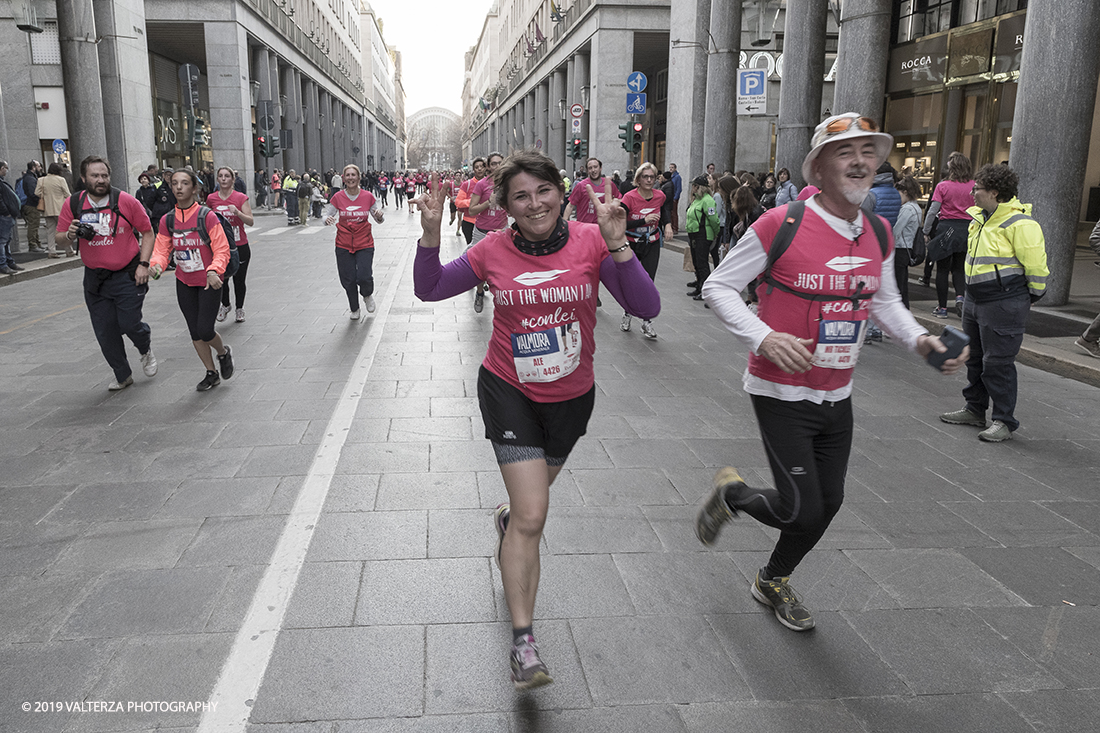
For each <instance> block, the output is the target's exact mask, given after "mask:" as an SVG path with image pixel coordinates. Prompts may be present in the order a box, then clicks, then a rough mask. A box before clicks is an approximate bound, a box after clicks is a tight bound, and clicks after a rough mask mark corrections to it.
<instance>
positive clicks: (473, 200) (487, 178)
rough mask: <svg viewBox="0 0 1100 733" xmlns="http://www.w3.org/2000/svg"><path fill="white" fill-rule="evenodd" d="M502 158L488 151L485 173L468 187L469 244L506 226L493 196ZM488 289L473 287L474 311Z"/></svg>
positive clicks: (485, 285)
mask: <svg viewBox="0 0 1100 733" xmlns="http://www.w3.org/2000/svg"><path fill="white" fill-rule="evenodd" d="M503 160H504V156H503V155H501V154H500V153H489V157H488V158H487V159H486V165H485V175H484V176H483V177H482V178H481V180H480V181H478V182H477V183H476V184H474V187H473V188H471V189H470V214H471V215H472V216H474V217H475V219H474V234H473V238H472V242H471V245H470V246H473V245H474V244H477V243H478V242H480V241H481V240H482V239H485V237H486V236H487V235H488V234H489V233H490V232H495V231H497V230H498V229H503V228H504V227H506V226H508V212H507V211H505V210H504V209H503V208H502V207H501V206H500V199H499V198H494V196H493V187H494V186H495V185H496V184H495V182H494V181H495V178H496V172H497V169H498V168H500V164H501V161H503ZM558 175H559V176H560V175H561V173H560V172H559V173H558ZM563 185H564V184H563ZM559 213H561V212H559ZM467 248H468V247H467ZM488 289H489V284H488V283H484V282H483V283H481V284H480V285H478V286H477V287H476V288H474V312H475V313H480V312H481V310H482V308H484V307H485V291H487V290H488Z"/></svg>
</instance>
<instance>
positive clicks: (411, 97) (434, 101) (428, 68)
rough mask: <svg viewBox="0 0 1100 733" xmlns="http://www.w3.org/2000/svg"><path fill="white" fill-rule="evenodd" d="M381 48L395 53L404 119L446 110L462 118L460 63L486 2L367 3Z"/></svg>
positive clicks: (379, 0) (488, 4)
mask: <svg viewBox="0 0 1100 733" xmlns="http://www.w3.org/2000/svg"><path fill="white" fill-rule="evenodd" d="M370 4H371V7H373V8H374V11H375V13H377V14H378V17H379V18H380V19H381V20H382V35H383V36H384V37H385V39H386V43H388V44H390V45H391V46H397V49H398V50H399V51H400V52H401V65H402V77H401V79H402V83H403V84H404V86H405V114H406V115H411V114H413V113H414V112H417V111H419V110H422V109H424V108H425V107H446V108H447V109H449V110H451V111H452V112H454V113H455V114H458V115H461V114H462V75H463V73H464V72H465V69H464V67H463V57H464V55H465V54H466V51H468V50H469V49H470V46H473V45H474V44H475V43H477V36H478V33H480V32H481V26H482V25H483V24H484V23H485V13H487V12H489V8H490V7H491V6H492V4H493V3H492V0H465V1H462V0H370Z"/></svg>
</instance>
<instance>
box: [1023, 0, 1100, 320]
mask: <svg viewBox="0 0 1100 733" xmlns="http://www.w3.org/2000/svg"><path fill="white" fill-rule="evenodd" d="M1098 47H1100V3H1097V2H1095V0H1060V1H1059V2H1036V3H1032V4H1031V6H1030V7H1029V8H1028V11H1027V26H1026V27H1025V29H1024V51H1023V57H1022V58H1021V60H1020V82H1019V84H1020V86H1019V88H1018V89H1017V90H1016V112H1015V115H1014V118H1013V121H1012V141H1013V144H1012V149H1011V152H1010V153H1009V157H1008V163H1009V165H1010V166H1011V167H1012V168H1013V170H1015V171H1016V172H1017V174H1019V176H1020V193H1019V196H1020V200H1021V201H1024V202H1026V203H1030V204H1032V206H1033V208H1032V215H1033V216H1034V217H1035V219H1036V220H1037V221H1038V222H1039V224H1040V225H1042V227H1043V235H1044V237H1045V238H1046V248H1047V265H1048V267H1049V268H1050V278H1049V280H1048V281H1047V288H1046V291H1047V294H1046V297H1044V298H1043V300H1042V301H1041V302H1042V304H1043V305H1065V303H1066V301H1067V300H1068V299H1069V288H1070V283H1071V280H1072V276H1073V260H1074V250H1075V248H1076V245H1077V219H1078V215H1079V213H1080V209H1081V188H1082V186H1083V184H1084V179H1085V164H1086V163H1087V162H1088V154H1089V151H1088V144H1087V143H1086V144H1082V140H1088V139H1089V136H1090V135H1091V133H1092V117H1093V110H1094V107H1095V104H1096V83H1097V77H1098V75H1100V54H1097V53H1079V54H1067V53H1066V52H1065V51H1066V49H1073V48H1077V49H1088V48H1091V49H1093V50H1094V51H1095V49H1097V48H1098ZM1052 122H1053V123H1054V125H1053V127H1052ZM1055 128H1056V129H1057V134H1052V132H1051V131H1052V129H1055Z"/></svg>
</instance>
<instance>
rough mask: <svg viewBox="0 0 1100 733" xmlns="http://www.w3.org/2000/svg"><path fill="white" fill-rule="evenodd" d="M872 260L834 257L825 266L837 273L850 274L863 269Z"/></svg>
mask: <svg viewBox="0 0 1100 733" xmlns="http://www.w3.org/2000/svg"><path fill="white" fill-rule="evenodd" d="M870 261H871V260H870V259H868V258H866V257H834V258H833V259H831V260H829V261H828V262H826V263H825V266H826V267H828V268H829V269H831V270H836V271H837V272H848V271H849V270H855V269H858V268H860V267H863V266H864V265H866V264H867V263H868V262H870Z"/></svg>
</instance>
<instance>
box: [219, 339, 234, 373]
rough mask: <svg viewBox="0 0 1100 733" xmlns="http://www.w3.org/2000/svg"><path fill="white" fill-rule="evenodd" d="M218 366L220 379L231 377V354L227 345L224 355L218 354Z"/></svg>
mask: <svg viewBox="0 0 1100 733" xmlns="http://www.w3.org/2000/svg"><path fill="white" fill-rule="evenodd" d="M218 365H219V366H220V367H221V372H222V379H229V378H230V377H232V376H233V353H232V352H231V351H230V349H229V344H226V345H225V353H224V354H218Z"/></svg>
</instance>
